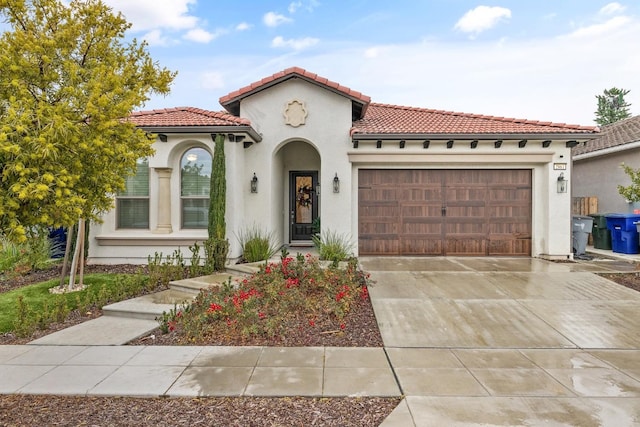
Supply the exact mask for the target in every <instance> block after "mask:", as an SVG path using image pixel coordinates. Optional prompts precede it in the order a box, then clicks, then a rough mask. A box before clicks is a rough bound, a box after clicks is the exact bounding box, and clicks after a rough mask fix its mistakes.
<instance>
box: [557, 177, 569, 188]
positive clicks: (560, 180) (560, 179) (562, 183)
mask: <svg viewBox="0 0 640 427" xmlns="http://www.w3.org/2000/svg"><path fill="white" fill-rule="evenodd" d="M567 182H569V181H567V180H566V179H564V172H560V176H558V193H566V192H567Z"/></svg>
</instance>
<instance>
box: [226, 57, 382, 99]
mask: <svg viewBox="0 0 640 427" xmlns="http://www.w3.org/2000/svg"><path fill="white" fill-rule="evenodd" d="M295 76H300V77H304V78H306V79H308V80H310V81H312V82H315V83H317V84H319V85H321V86H326V87H328V88H331V89H334V90H336V91H338V92H339V93H342V94H343V95H345V96H347V97H349V98H352V99H354V100H356V101H358V102H361V103H362V104H368V103H369V102H371V98H370V97H368V96H366V95H363V94H362V93H360V92H358V91H355V90H351V89H349V88H348V87H345V86H342V85H340V84H338V83H336V82H333V81H331V80H328V79H326V78H324V77H320V76H318V75H317V74H315V73H311V72H309V71H307V70H305V69H303V68H300V67H291V68H287V69H286V70H283V71H280V72H278V73H275V74H273V75H271V76H269V77H265V78H263V79H262V80H260V81H258V82H254V83H251V84H250V85H248V86H245V87H243V88H241V89H239V90H236V91H233V92H231V93H229V94H227V95H225V96H223V97H221V98H220V100H219V101H220V104H221V105H222V106H227V105H228V104H231V103H233V102H235V101H238V100H239V99H240V98H243V97H244V96H248V95H250V94H252V93H254V92H256V91H259V90H261V88H263V87H264V86H267V85H269V84H270V83H273V82H275V81H278V80H287V79H289V78H292V77H295Z"/></svg>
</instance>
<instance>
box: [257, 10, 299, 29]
mask: <svg viewBox="0 0 640 427" xmlns="http://www.w3.org/2000/svg"><path fill="white" fill-rule="evenodd" d="M291 21H293V20H292V19H291V18H287V17H286V16H284V15H280V14H278V13H275V12H267V13H265V14H264V16H263V17H262V22H264V25H266V26H267V27H277V26H278V25H281V24H286V23H287V22H291Z"/></svg>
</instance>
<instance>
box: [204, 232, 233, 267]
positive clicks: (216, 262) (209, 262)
mask: <svg viewBox="0 0 640 427" xmlns="http://www.w3.org/2000/svg"><path fill="white" fill-rule="evenodd" d="M204 254H205V259H204V267H205V268H204V272H205V273H206V274H211V273H213V272H214V271H223V270H224V269H225V268H226V265H227V255H229V241H228V240H227V239H221V238H209V239H207V240H205V241H204Z"/></svg>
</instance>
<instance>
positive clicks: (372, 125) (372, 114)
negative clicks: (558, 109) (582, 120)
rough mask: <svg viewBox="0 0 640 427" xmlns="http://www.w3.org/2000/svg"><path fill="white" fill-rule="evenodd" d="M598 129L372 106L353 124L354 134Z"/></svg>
mask: <svg viewBox="0 0 640 427" xmlns="http://www.w3.org/2000/svg"><path fill="white" fill-rule="evenodd" d="M597 131H598V128H597V127H595V126H579V125H570V124H565V123H551V122H540V121H535V120H526V119H514V118H504V117H495V116H485V115H480V114H467V113H459V112H453V111H443V110H432V109H426V108H415V107H403V106H398V105H389V104H377V103H371V104H370V105H369V107H368V109H367V111H366V114H365V116H364V118H362V119H360V120H357V121H355V122H354V123H353V128H352V130H351V133H352V135H354V134H385V133H389V134H396V133H397V134H402V133H404V134H412V133H416V134H423V133H434V134H438V133H458V134H461V133H462V134H465V133H469V134H483V133H487V134H496V133H498V134H500V133H504V134H509V133H565V134H566V133H596V132H597Z"/></svg>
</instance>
